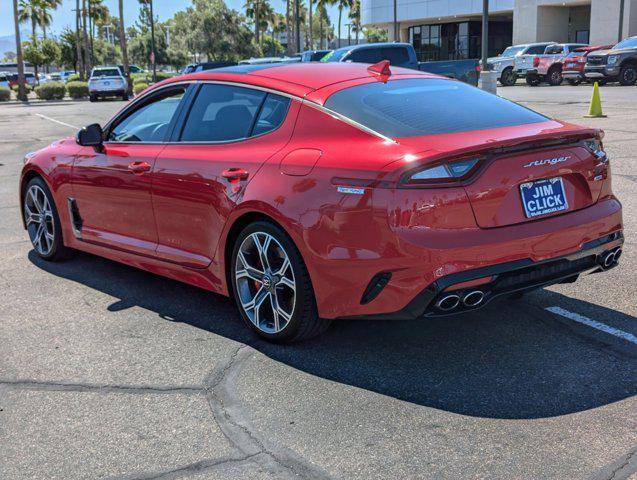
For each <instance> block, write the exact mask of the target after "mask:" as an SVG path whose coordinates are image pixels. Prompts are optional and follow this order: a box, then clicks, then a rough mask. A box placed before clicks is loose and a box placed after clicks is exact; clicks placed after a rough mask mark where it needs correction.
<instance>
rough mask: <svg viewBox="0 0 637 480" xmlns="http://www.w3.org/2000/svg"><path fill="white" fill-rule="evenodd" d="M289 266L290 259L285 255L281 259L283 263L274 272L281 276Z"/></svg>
mask: <svg viewBox="0 0 637 480" xmlns="http://www.w3.org/2000/svg"><path fill="white" fill-rule="evenodd" d="M290 266H291V263H290V259H289V258H288V257H287V255H286V256H285V259H284V260H283V265H281V268H279V269H278V270H277V271H276V272H275V273H276V274H277V275H280V276H282V277H283V276H284V275H285V272H286V271H287V269H288V268H290Z"/></svg>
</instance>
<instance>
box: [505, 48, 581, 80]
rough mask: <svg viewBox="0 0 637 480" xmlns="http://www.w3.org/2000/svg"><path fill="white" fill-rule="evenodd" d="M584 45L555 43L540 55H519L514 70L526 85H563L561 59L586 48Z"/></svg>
mask: <svg viewBox="0 0 637 480" xmlns="http://www.w3.org/2000/svg"><path fill="white" fill-rule="evenodd" d="M585 46H586V45H585V44H582V43H554V44H551V45H548V46H547V47H546V49H545V50H544V53H543V54H540V55H528V54H527V55H518V56H517V57H515V61H514V67H513V70H514V72H515V74H516V75H517V76H518V77H524V78H525V79H526V83H527V84H528V85H531V86H537V85H539V84H540V83H542V82H547V83H548V84H549V85H553V86H556V85H560V84H561V83H562V80H563V78H562V64H561V63H560V61H561V59H562V58H564V57H565V56H566V55H568V54H569V53H571V52H572V51H573V50H574V49H576V48H579V47H585Z"/></svg>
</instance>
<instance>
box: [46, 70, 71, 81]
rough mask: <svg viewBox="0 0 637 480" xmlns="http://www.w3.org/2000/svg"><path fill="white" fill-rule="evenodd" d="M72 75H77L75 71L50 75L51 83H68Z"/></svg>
mask: <svg viewBox="0 0 637 480" xmlns="http://www.w3.org/2000/svg"><path fill="white" fill-rule="evenodd" d="M71 75H75V72H74V71H73V70H64V71H61V72H52V73H50V74H49V75H48V77H49V81H51V82H64V83H66V82H68V80H69V77H70V76H71Z"/></svg>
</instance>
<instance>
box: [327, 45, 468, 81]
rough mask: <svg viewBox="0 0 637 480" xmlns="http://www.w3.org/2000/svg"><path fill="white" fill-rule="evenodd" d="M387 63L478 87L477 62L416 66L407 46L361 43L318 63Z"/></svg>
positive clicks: (415, 60) (424, 63)
mask: <svg viewBox="0 0 637 480" xmlns="http://www.w3.org/2000/svg"><path fill="white" fill-rule="evenodd" d="M382 60H389V63H390V64H391V65H394V66H397V67H403V68H411V69H414V70H421V71H423V72H429V73H434V74H438V75H444V76H445V77H450V78H457V79H458V80H461V81H463V82H466V83H469V84H471V85H477V84H478V71H479V62H478V60H442V61H434V62H419V61H418V58H417V56H416V51H415V50H414V47H413V45H411V44H410V43H365V44H362V45H350V46H347V47H343V48H338V49H336V50H334V51H333V52H331V53H330V54H328V55H326V56H325V57H323V58H322V59H321V61H322V62H359V63H371V64H375V63H378V62H380V61H382Z"/></svg>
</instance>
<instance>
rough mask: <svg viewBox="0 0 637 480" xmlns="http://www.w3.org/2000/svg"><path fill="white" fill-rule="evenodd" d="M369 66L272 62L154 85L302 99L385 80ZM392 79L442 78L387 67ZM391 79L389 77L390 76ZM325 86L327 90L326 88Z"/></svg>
mask: <svg viewBox="0 0 637 480" xmlns="http://www.w3.org/2000/svg"><path fill="white" fill-rule="evenodd" d="M369 66H370V65H368V64H365V63H353V62H352V63H349V62H347V63H341V62H335V63H316V62H301V63H274V64H261V65H237V66H234V67H224V68H218V69H215V70H208V71H204V72H198V73H191V74H187V75H181V76H176V77H172V78H170V79H168V80H164V81H163V82H160V83H158V84H157V85H165V84H167V83H172V82H178V81H185V80H192V81H196V80H219V81H227V82H236V83H245V84H248V85H254V86H259V87H263V88H270V89H273V90H278V91H281V92H283V93H287V94H289V95H292V96H297V97H306V96H308V95H309V94H310V93H312V92H316V91H318V90H321V89H325V92H326V95H327V94H328V92H332V93H333V92H334V91H336V90H340V89H342V88H345V87H346V86H353V85H357V84H360V83H368V82H373V81H386V77H380V76H379V75H377V74H375V73H372V72H370V71H369V70H368V67H369ZM391 72H392V76H394V77H398V76H400V77H403V78H407V77H411V78H413V77H416V78H446V77H440V76H439V75H434V74H431V73H425V72H421V71H419V70H412V69H408V68H400V67H393V66H392V67H391ZM390 79H391V77H390ZM326 87H330V88H329V89H327V88H326ZM312 98H313V100H314V101H318V102H319V103H322V101H323V100H325V99H326V98H327V97H323V95H312Z"/></svg>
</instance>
